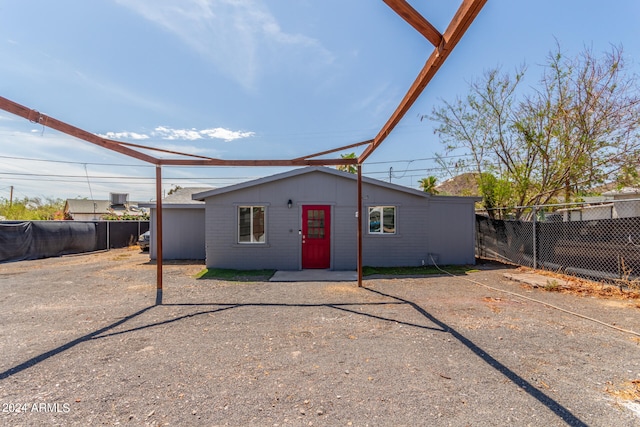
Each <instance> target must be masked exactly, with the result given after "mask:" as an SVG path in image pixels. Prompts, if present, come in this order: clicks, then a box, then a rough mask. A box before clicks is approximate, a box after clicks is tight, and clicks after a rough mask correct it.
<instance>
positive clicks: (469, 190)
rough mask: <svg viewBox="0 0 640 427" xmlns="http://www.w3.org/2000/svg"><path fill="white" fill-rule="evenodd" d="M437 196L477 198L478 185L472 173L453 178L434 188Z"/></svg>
mask: <svg viewBox="0 0 640 427" xmlns="http://www.w3.org/2000/svg"><path fill="white" fill-rule="evenodd" d="M436 190H438V192H439V194H442V195H447V196H478V195H479V194H480V192H479V191H478V183H477V180H476V174H475V173H473V172H467V173H463V174H461V175H457V176H454V177H453V178H450V179H448V180H446V181H444V182H443V183H442V184H439V185H437V186H436Z"/></svg>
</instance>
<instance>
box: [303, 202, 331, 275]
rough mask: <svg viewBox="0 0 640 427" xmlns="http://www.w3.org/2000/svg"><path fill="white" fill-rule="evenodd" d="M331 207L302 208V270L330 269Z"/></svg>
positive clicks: (313, 206) (314, 206) (310, 206)
mask: <svg viewBox="0 0 640 427" xmlns="http://www.w3.org/2000/svg"><path fill="white" fill-rule="evenodd" d="M330 231H331V206H324V205H308V206H304V205H303V206H302V268H329V267H330V260H331V257H330V255H331V250H330V248H331V245H330V235H331V233H330Z"/></svg>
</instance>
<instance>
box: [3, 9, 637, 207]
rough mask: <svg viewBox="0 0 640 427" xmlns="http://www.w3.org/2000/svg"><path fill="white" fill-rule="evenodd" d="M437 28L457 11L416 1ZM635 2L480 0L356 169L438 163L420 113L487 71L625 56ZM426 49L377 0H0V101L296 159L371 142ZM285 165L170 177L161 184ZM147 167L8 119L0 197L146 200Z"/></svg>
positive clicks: (432, 171) (180, 146)
mask: <svg viewBox="0 0 640 427" xmlns="http://www.w3.org/2000/svg"><path fill="white" fill-rule="evenodd" d="M410 3H411V4H412V5H413V6H414V7H415V8H416V9H417V10H419V11H420V12H421V13H422V14H423V16H425V17H426V18H427V19H428V20H429V21H430V22H431V23H432V24H433V25H434V26H435V27H436V28H437V29H439V30H440V31H441V32H444V30H445V28H446V26H447V24H448V23H449V21H450V20H451V18H452V17H453V15H454V13H455V11H456V9H457V8H458V6H459V4H460V2H459V1H458V0H430V1H425V0H412V1H410ZM639 22H640V2H638V1H637V0H613V1H611V2H602V1H595V0H536V1H520V0H488V2H487V4H486V5H485V6H484V8H483V10H482V11H481V12H480V15H479V16H478V17H477V18H476V20H475V22H474V23H473V24H472V25H471V28H470V29H469V31H468V32H467V33H466V34H465V36H464V37H463V39H462V40H461V41H460V43H459V44H458V46H457V47H456V48H455V50H454V51H453V53H452V54H451V55H450V56H449V58H448V59H447V62H446V63H445V64H444V66H443V67H442V68H441V69H440V71H439V73H438V74H437V75H436V77H435V78H434V79H433V80H432V82H431V83H430V85H429V86H428V87H427V89H426V90H425V91H424V92H423V94H422V95H421V97H420V98H419V99H418V101H417V102H416V103H415V104H414V106H413V107H412V108H411V110H410V111H409V112H408V113H407V115H406V116H405V117H404V119H403V120H402V121H401V122H400V124H399V125H398V126H397V127H396V129H395V130H394V132H393V133H392V134H391V136H390V137H388V138H387V139H386V140H385V142H384V143H383V144H382V146H381V147H380V148H379V149H378V150H376V151H375V153H374V154H373V155H372V156H371V157H369V159H368V160H367V162H366V163H365V165H364V169H363V170H364V173H365V175H367V176H369V177H372V178H378V179H383V180H386V181H388V180H389V177H390V176H391V181H392V182H394V183H397V184H402V185H406V186H409V187H414V188H417V185H418V184H417V181H418V179H420V178H422V177H425V176H428V175H437V176H442V179H444V178H445V176H444V174H443V173H442V171H439V170H437V165H436V163H435V162H434V160H433V156H434V155H435V153H438V152H442V146H441V145H440V143H439V141H438V138H437V136H436V135H434V133H433V124H432V123H430V122H429V121H420V119H419V116H420V115H422V114H428V113H430V112H431V110H432V109H433V107H434V106H437V105H441V104H442V100H443V99H445V100H453V99H454V98H455V97H456V96H460V95H464V94H465V93H466V92H467V84H468V82H470V81H472V80H473V79H475V78H477V77H479V76H480V75H482V73H483V71H485V70H487V69H489V68H493V67H496V66H501V67H502V68H503V69H504V70H513V69H514V68H515V67H516V66H518V65H520V64H525V63H526V64H527V65H528V74H527V80H525V82H526V84H528V85H535V83H536V81H537V79H538V77H539V74H540V68H539V65H540V64H542V63H544V61H545V57H546V55H547V54H548V53H549V51H551V50H553V49H554V48H555V44H556V40H558V42H559V43H560V45H561V47H562V49H563V50H564V51H565V52H566V53H567V54H569V55H575V54H577V53H579V52H580V51H581V50H583V48H584V47H585V46H588V47H591V48H593V51H594V52H595V53H597V54H600V53H601V52H603V51H607V50H609V49H610V46H611V45H621V46H623V48H624V52H625V56H626V59H627V64H628V66H629V68H630V71H631V72H634V73H637V72H638V71H640V25H638V23H639ZM431 51H432V46H431V45H430V44H429V42H427V41H426V40H425V39H424V38H423V37H422V36H420V35H419V34H418V33H417V32H416V31H415V30H413V28H411V27H410V26H409V25H408V24H406V23H405V22H404V21H403V20H402V19H401V18H400V17H399V16H398V15H396V14H395V13H394V12H393V11H392V10H391V9H390V8H389V7H388V6H386V5H385V4H384V3H383V2H382V1H381V0H348V1H345V0H323V1H312V0H296V1H293V0H271V1H261V0H92V1H86V0H85V1H81V0H57V1H55V2H52V1H45V0H21V1H15V0H0V58H2V61H0V95H1V96H4V97H6V98H8V99H10V100H12V101H15V102H18V103H20V104H22V105H25V106H27V107H29V108H33V109H37V110H39V111H41V112H43V113H45V114H48V115H50V116H52V117H54V118H57V119H59V120H62V121H65V122H67V123H70V124H72V125H74V126H77V127H80V128H82V129H84V130H87V131H89V132H92V133H96V134H100V135H104V136H108V137H110V138H113V139H118V140H122V141H126V142H135V143H139V144H144V145H149V146H154V147H159V148H166V149H170V150H177V151H181V152H187V153H193V154H202V155H205V156H212V157H220V158H223V159H289V158H294V157H298V156H302V155H305V154H310V153H314V152H319V151H323V150H327V149H332V148H336V147H340V146H344V145H348V144H352V143H356V142H359V141H363V140H367V139H370V138H373V137H374V136H375V135H376V134H377V132H378V131H379V130H380V128H381V127H382V125H383V124H384V123H385V122H386V120H387V119H388V117H389V116H390V114H391V113H392V112H393V110H394V109H395V108H396V106H397V105H398V103H399V102H400V100H401V99H402V97H403V96H404V94H405V93H406V91H407V89H408V88H409V86H410V84H411V83H412V82H413V80H414V79H415V77H416V75H417V74H418V72H419V71H420V69H421V68H422V66H423V65H424V62H425V60H426V59H427V57H428V55H429V54H430V53H431ZM283 170H286V169H284V168H230V167H224V168H222V167H209V168H176V167H165V168H163V176H164V189H165V191H168V190H169V189H170V188H171V187H172V186H174V185H180V186H182V187H186V186H216V187H218V186H223V185H228V184H233V183H237V182H238V181H243V180H247V179H250V178H257V177H261V176H266V175H270V174H273V173H277V172H281V171H283ZM154 177H155V169H154V167H153V166H150V165H148V164H145V163H142V162H139V161H137V160H134V159H131V158H129V157H126V156H124V155H121V154H117V153H112V152H110V151H108V150H105V149H102V148H99V147H96V146H93V145H92V144H89V143H87V142H84V141H81V140H78V139H74V138H72V137H69V136H66V135H63V134H60V133H57V132H56V131H53V130H51V129H43V128H42V127H41V126H38V125H35V124H33V123H30V122H28V121H26V120H24V119H22V118H20V117H17V116H13V115H11V114H9V113H6V112H4V111H0V197H1V198H8V197H9V189H10V187H11V186H13V187H14V197H24V196H29V197H43V198H46V197H53V198H68V197H78V196H79V197H88V198H94V199H107V198H108V194H109V192H124V193H129V194H130V199H131V200H139V201H148V200H151V199H152V198H154V194H155V193H154V191H155V190H154V189H155V187H154Z"/></svg>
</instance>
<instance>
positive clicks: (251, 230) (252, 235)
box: [236, 205, 267, 245]
mask: <svg viewBox="0 0 640 427" xmlns="http://www.w3.org/2000/svg"><path fill="white" fill-rule="evenodd" d="M242 209H251V215H250V218H251V223H250V225H249V237H250V239H251V240H250V241H245V242H243V241H241V240H240V236H241V235H240V211H241V210H242ZM254 209H262V214H263V217H262V222H263V224H262V226H263V228H264V230H263V231H262V240H256V239H255V233H254V227H255V224H254V221H253V219H254ZM236 218H237V230H238V238H237V242H238V244H240V245H264V244H266V243H267V207H266V206H264V205H242V206H238V209H237V216H236Z"/></svg>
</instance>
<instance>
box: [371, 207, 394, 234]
mask: <svg viewBox="0 0 640 427" xmlns="http://www.w3.org/2000/svg"><path fill="white" fill-rule="evenodd" d="M385 209H393V232H388V231H384V210H385ZM373 212H378V213H379V214H380V231H371V214H372V213H373ZM397 218H398V208H397V206H369V209H368V210H367V233H368V234H373V235H375V236H393V235H396V234H398V221H397Z"/></svg>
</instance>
